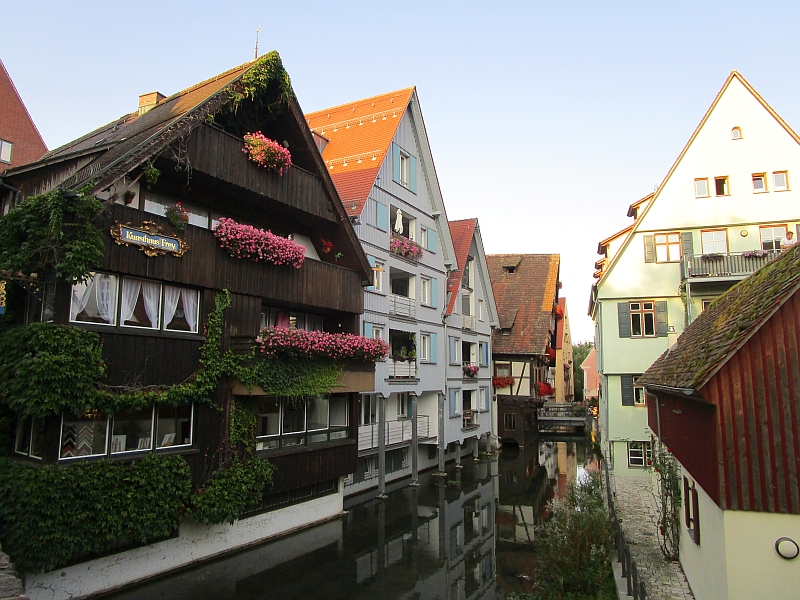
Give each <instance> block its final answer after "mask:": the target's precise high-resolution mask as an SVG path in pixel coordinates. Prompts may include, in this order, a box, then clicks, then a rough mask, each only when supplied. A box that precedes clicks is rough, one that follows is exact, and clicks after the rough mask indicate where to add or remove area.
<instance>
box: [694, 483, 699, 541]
mask: <svg viewBox="0 0 800 600" xmlns="http://www.w3.org/2000/svg"><path fill="white" fill-rule="evenodd" d="M698 496H699V494H698V493H697V486H696V485H693V486H692V522H693V524H694V543H695V544H697V545H698V546H699V545H700V498H699V497H698Z"/></svg>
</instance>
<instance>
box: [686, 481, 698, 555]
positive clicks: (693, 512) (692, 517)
mask: <svg viewBox="0 0 800 600" xmlns="http://www.w3.org/2000/svg"><path fill="white" fill-rule="evenodd" d="M683 516H684V520H685V521H686V528H687V529H688V530H689V537H690V538H691V539H692V541H693V542H694V543H695V544H697V545H698V546H699V545H700V498H699V494H698V493H697V485H696V484H695V482H694V481H692V483H691V485H690V484H689V478H688V477H686V476H685V475H684V476H683Z"/></svg>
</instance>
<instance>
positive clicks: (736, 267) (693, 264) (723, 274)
mask: <svg viewBox="0 0 800 600" xmlns="http://www.w3.org/2000/svg"><path fill="white" fill-rule="evenodd" d="M778 254H779V253H778V252H774V251H770V250H750V251H748V252H728V253H725V254H721V253H720V254H687V255H685V256H684V257H683V258H682V259H681V281H687V280H692V279H705V278H714V277H717V278H723V279H734V280H736V279H744V278H745V277H747V276H748V275H751V274H752V273H754V272H755V271H757V270H758V269H760V268H761V267H763V266H764V265H766V264H767V263H768V262H770V261H771V260H772V259H773V258H775V257H776V256H777V255H778Z"/></svg>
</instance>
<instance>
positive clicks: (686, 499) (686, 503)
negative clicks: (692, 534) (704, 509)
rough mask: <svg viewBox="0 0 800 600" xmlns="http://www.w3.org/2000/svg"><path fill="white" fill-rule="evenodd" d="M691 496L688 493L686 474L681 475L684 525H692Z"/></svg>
mask: <svg viewBox="0 0 800 600" xmlns="http://www.w3.org/2000/svg"><path fill="white" fill-rule="evenodd" d="M691 501H692V498H691V496H690V495H689V480H688V479H687V478H686V475H684V476H683V520H684V521H686V527H687V528H689V529H691V527H692V506H691Z"/></svg>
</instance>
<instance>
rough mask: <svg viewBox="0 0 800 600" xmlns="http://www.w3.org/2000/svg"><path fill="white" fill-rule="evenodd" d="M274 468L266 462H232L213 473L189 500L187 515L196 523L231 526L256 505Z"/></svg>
mask: <svg viewBox="0 0 800 600" xmlns="http://www.w3.org/2000/svg"><path fill="white" fill-rule="evenodd" d="M273 471H274V467H273V466H272V465H271V464H270V463H269V462H268V461H266V460H262V459H259V458H251V459H250V460H247V461H240V460H239V459H238V458H237V459H234V460H233V462H232V463H231V464H230V466H228V467H225V468H222V469H218V470H217V471H214V473H213V474H212V475H211V477H210V478H209V480H208V481H207V482H206V483H205V484H204V485H203V486H202V487H201V488H200V489H199V490H197V494H196V495H195V496H193V498H192V506H191V509H190V510H189V514H190V515H191V516H192V518H193V519H195V520H196V521H200V522H201V523H205V524H207V525H210V524H212V523H225V522H227V523H233V522H234V521H236V519H238V518H239V516H240V515H241V514H242V511H244V510H245V509H246V508H247V507H249V506H253V505H256V504H258V503H259V502H260V501H261V498H262V497H263V494H264V489H265V488H266V487H267V486H268V485H269V484H270V483H271V482H272V473H273Z"/></svg>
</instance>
